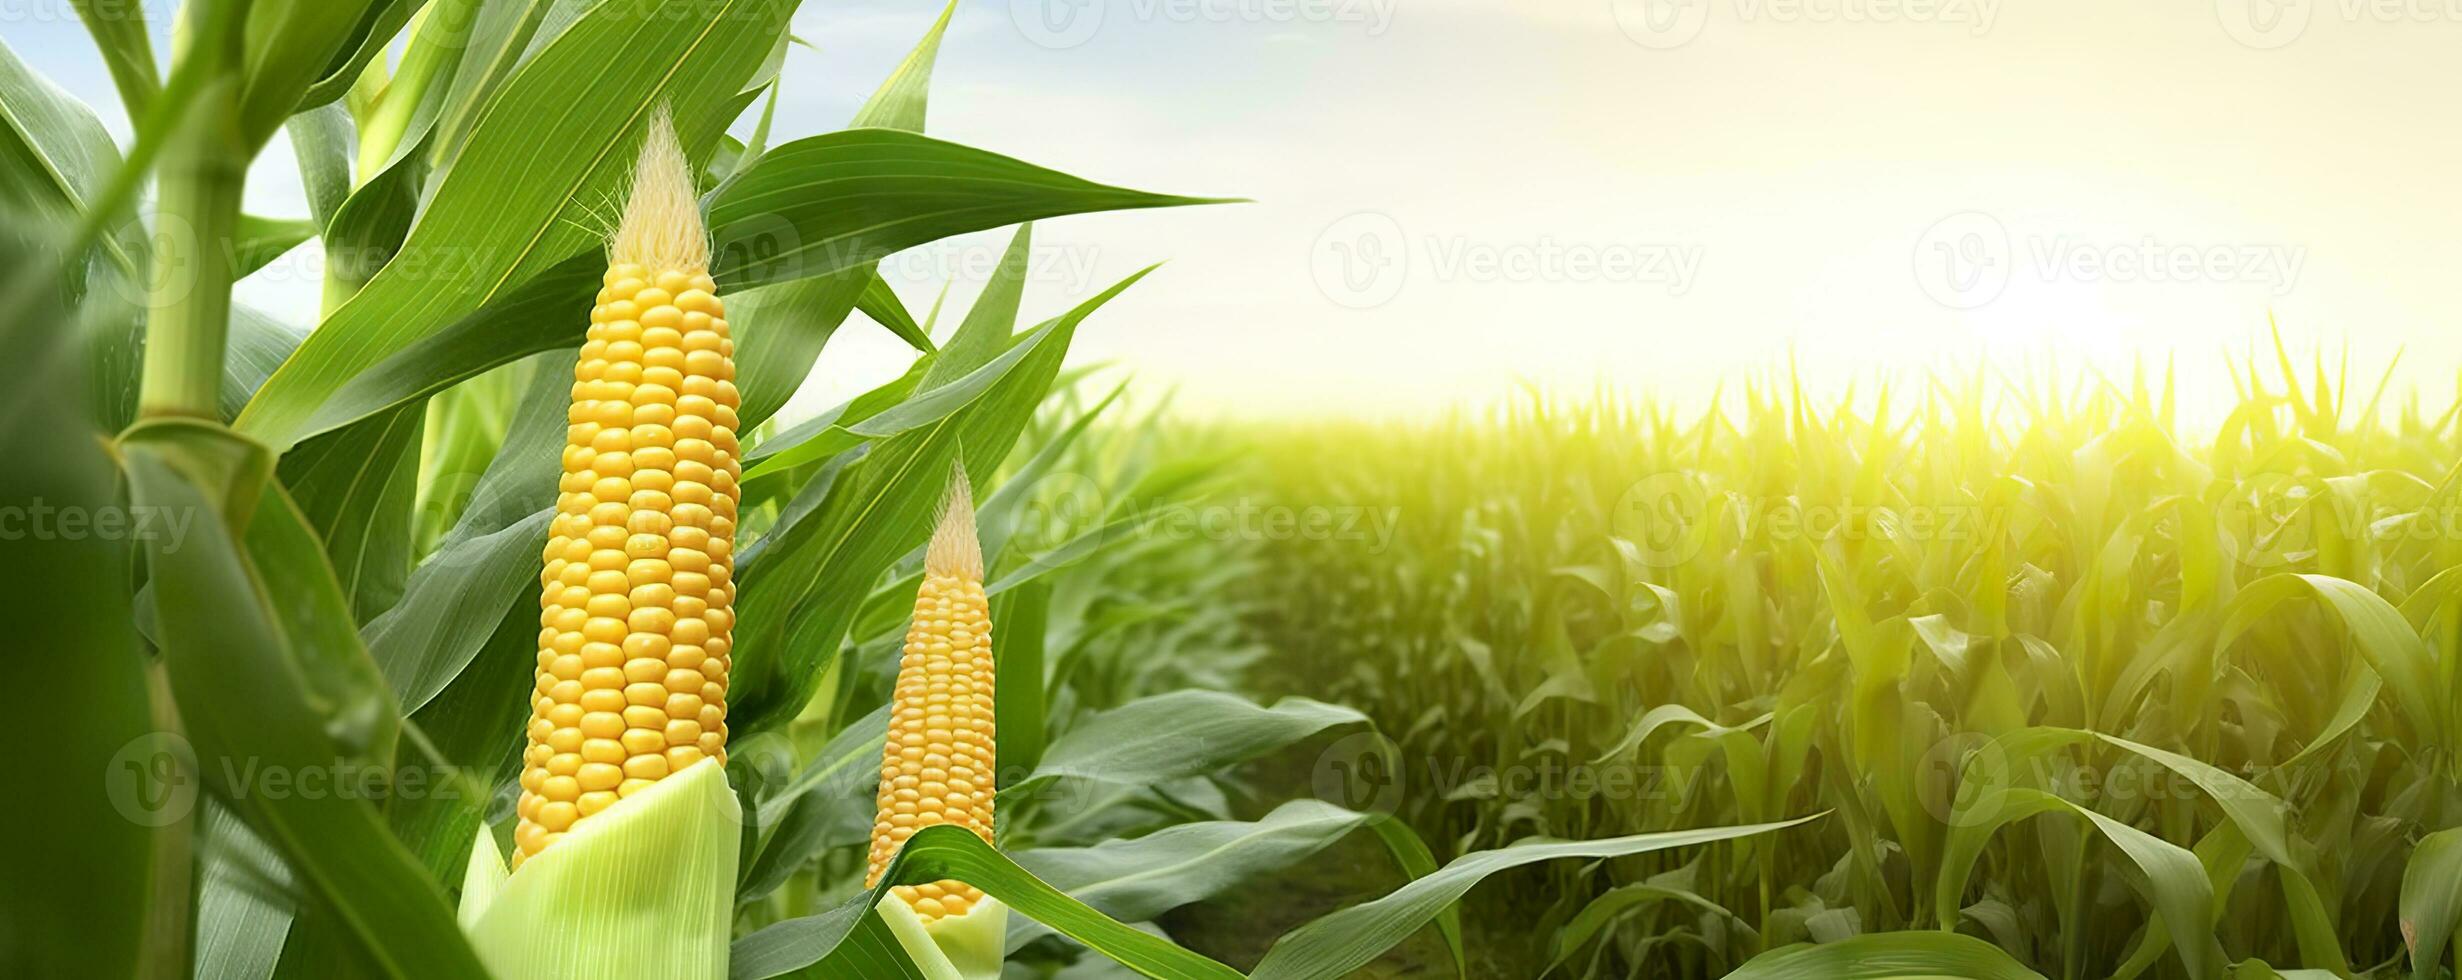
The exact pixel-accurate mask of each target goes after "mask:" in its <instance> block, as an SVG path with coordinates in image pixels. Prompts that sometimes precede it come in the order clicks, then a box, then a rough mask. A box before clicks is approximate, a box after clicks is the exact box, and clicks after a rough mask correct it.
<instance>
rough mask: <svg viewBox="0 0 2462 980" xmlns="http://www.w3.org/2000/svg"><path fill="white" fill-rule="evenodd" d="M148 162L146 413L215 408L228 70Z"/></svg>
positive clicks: (241, 168)
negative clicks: (154, 166) (152, 170)
mask: <svg viewBox="0 0 2462 980" xmlns="http://www.w3.org/2000/svg"><path fill="white" fill-rule="evenodd" d="M200 95H201V97H200V98H199V100H198V102H199V105H198V107H197V109H198V111H196V112H195V113H194V114H192V115H191V116H190V117H189V118H188V119H186V120H183V121H182V122H181V124H180V129H179V132H177V133H176V134H174V135H173V136H172V137H171V139H170V140H169V141H168V142H167V143H166V144H165V145H164V147H163V153H162V164H161V168H160V169H159V170H158V171H157V172H156V177H155V185H156V198H155V200H156V212H155V213H156V234H155V243H154V274H153V281H152V283H151V286H150V289H149V293H148V297H149V298H148V302H147V307H146V328H145V337H146V339H145V380H144V385H143V388H142V389H141V391H142V395H141V406H142V408H143V411H144V413H145V414H147V415H193V416H199V417H203V418H217V417H219V416H218V411H219V409H218V404H219V402H218V398H219V396H220V393H221V388H222V359H223V348H224V342H225V340H226V336H227V334H228V333H229V332H230V322H231V284H232V282H233V280H234V276H233V275H232V269H231V243H232V242H233V241H235V240H236V233H237V231H238V229H239V204H240V195H241V192H242V191H243V190H244V189H245V187H246V186H247V180H248V153H247V150H246V149H245V148H244V147H243V146H242V144H241V142H240V140H239V135H238V130H237V128H236V126H235V125H234V124H233V120H232V119H231V117H230V114H229V113H230V109H231V107H233V106H234V105H236V104H237V100H238V96H239V86H238V84H237V81H236V79H233V78H229V77H225V78H222V79H218V80H216V81H214V82H211V83H208V86H207V89H206V91H204V92H202V93H200Z"/></svg>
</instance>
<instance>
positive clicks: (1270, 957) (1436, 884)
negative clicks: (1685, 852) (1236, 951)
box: [1253, 815, 1819, 980]
mask: <svg viewBox="0 0 2462 980" xmlns="http://www.w3.org/2000/svg"><path fill="white" fill-rule="evenodd" d="M1816 819H1819V817H1818V816H1817V815H1816V816H1811V817H1800V818H1797V819H1794V820H1788V821H1784V822H1780V823H1765V824H1752V825H1747V826H1742V827H1711V828H1705V829H1701V830H1674V831H1666V832H1662V833H1655V834H1635V835H1632V836H1629V837H1615V838H1608V839H1605V840H1593V841H1558V840H1533V841H1525V842H1523V843H1519V844H1515V845H1514V846H1511V847H1504V848H1498V849H1496V850H1492V851H1478V852H1474V853H1471V854H1465V855H1462V856H1461V857H1458V858H1455V859H1453V861H1452V862H1450V863H1448V864H1446V865H1445V866H1444V867H1442V868H1439V869H1437V870H1436V871H1435V872H1434V873H1432V874H1429V875H1426V876H1423V877H1420V878H1418V879H1416V880H1413V881H1412V882H1411V883H1410V884H1407V885H1404V886H1402V887H1401V888H1398V889H1395V890H1394V891H1393V892H1392V893H1390V894H1388V895H1386V896H1384V897H1383V898H1378V899H1375V900H1372V901H1369V902H1365V903H1362V904H1359V905H1354V906H1351V907H1350V908H1346V909H1343V910H1342V911H1339V912H1336V913H1334V914H1332V915H1328V916H1325V917H1324V918H1321V919H1318V920H1316V921H1314V922H1311V923H1309V924H1307V925H1305V926H1302V927H1300V928H1299V929H1297V930H1295V931H1293V932H1292V933H1291V934H1289V935H1286V936H1284V937H1282V939H1281V940H1279V941H1277V942H1275V943H1274V946H1273V948H1272V949H1270V950H1267V951H1266V954H1265V960H1264V961H1263V962H1260V963H1258V964H1257V968H1256V971H1255V973H1254V974H1253V975H1254V976H1255V977H1257V978H1258V980H1331V978H1333V977H1339V976H1343V975H1345V974H1347V973H1349V972H1350V971H1352V970H1355V969H1358V968H1359V967H1362V966H1365V965H1367V964H1368V962H1369V961H1371V960H1374V959H1375V958H1376V957H1377V956H1378V955H1379V954H1381V953H1383V952H1384V951H1385V950H1388V949H1391V948H1393V947H1394V946H1395V945H1396V944H1398V943H1400V942H1401V941H1402V940H1403V939H1405V938H1408V937H1409V936H1410V934H1411V933H1413V932H1416V931H1418V929H1419V927H1420V926H1422V925H1425V924H1426V923H1427V922H1428V920H1429V919H1432V918H1435V917H1436V915H1437V914H1438V913H1439V912H1441V911H1443V910H1444V909H1445V908H1447V907H1450V906H1451V905H1452V904H1453V903H1454V902H1457V901H1459V900H1460V899H1461V897H1462V895H1463V894H1464V893H1466V892H1468V891H1470V889H1471V887H1472V886H1474V885H1477V884H1478V883H1479V882H1481V881H1483V880H1486V879H1487V877H1488V876H1489V875H1493V874H1495V873H1497V872H1499V871H1504V870H1507V869H1510V868H1517V867H1522V866H1524V865H1529V864H1535V863H1538V862H1540V861H1551V860H1557V859H1562V858H1591V859H1596V858H1605V857H1619V856H1624V855H1631V854H1645V853H1648V852H1651V851H1661V850H1666V849H1668V848H1673V847H1685V846H1690V845H1695V844H1707V843H1712V842H1715V841H1723V840H1736V839H1739V838H1744V837H1751V836H1754V835H1757V834H1765V833H1769V832H1771V831H1777V830H1784V829H1786V828H1788V827H1794V826H1799V825H1802V824H1804V823H1807V822H1810V821H1812V820H1816Z"/></svg>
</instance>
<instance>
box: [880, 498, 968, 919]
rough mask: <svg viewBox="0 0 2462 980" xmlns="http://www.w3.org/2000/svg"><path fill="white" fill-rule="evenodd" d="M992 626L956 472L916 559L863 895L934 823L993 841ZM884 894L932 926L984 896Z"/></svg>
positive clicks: (951, 887)
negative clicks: (917, 579)
mask: <svg viewBox="0 0 2462 980" xmlns="http://www.w3.org/2000/svg"><path fill="white" fill-rule="evenodd" d="M992 677H993V673H992V624H991V616H990V606H989V604H988V603H987V602H986V601H985V599H984V595H983V550H982V545H981V543H980V542H978V541H977V540H976V538H975V518H974V500H973V497H972V495H971V494H970V493H968V491H967V487H966V474H965V472H964V471H963V470H960V471H959V472H958V473H957V474H956V475H955V476H954V478H953V479H952V480H951V481H950V487H949V499H948V501H947V503H946V504H945V505H944V506H943V508H942V512H941V516H940V525H939V527H938V528H937V529H936V530H934V531H933V533H932V543H931V546H930V547H929V548H927V549H926V550H925V552H924V559H923V586H922V588H921V589H920V590H919V592H918V594H917V595H916V597H915V616H914V620H913V622H912V623H911V624H910V625H909V626H908V627H907V631H906V649H905V655H904V657H903V658H902V659H900V660H899V662H898V684H897V691H896V693H895V695H894V697H895V699H896V708H895V709H894V712H893V714H892V715H891V716H890V722H889V743H888V745H887V746H885V747H884V748H883V749H882V756H881V782H880V795H879V805H880V809H879V816H878V817H877V819H876V820H875V821H874V823H873V825H872V853H871V862H870V865H869V869H868V870H867V872H866V873H865V875H864V887H867V888H869V887H872V886H875V885H878V884H879V883H880V878H881V873H882V872H884V871H887V870H888V869H889V862H890V860H891V859H893V858H895V857H897V853H898V848H899V847H901V846H903V845H904V844H905V843H906V840H907V838H909V837H912V836H914V834H915V832H916V831H918V830H921V829H923V828H925V827H929V826H931V825H933V824H942V823H946V824H956V825H958V826H960V827H964V828H966V829H968V830H971V831H974V832H975V835H976V836H978V837H981V838H983V840H984V842H985V843H990V842H991V841H992V830H993V813H992V794H993V792H994V791H995V790H996V789H997V788H998V787H997V785H996V774H995V773H994V771H993V766H994V755H993V739H992V735H993V728H992ZM891 891H892V892H893V893H894V894H896V895H897V897H899V898H901V899H903V900H905V902H906V903H907V904H908V905H910V906H913V908H914V910H915V915H916V917H917V918H919V919H921V920H923V922H924V924H925V925H930V924H932V923H934V922H937V921H939V920H941V919H942V918H944V917H955V916H962V915H965V914H966V913H967V912H968V911H970V910H972V909H974V908H975V907H976V906H978V905H979V904H981V903H982V902H983V901H984V897H983V893H982V892H980V891H977V890H975V889H974V888H973V887H971V886H969V885H966V884H963V883H961V882H956V881H936V882H931V883H929V884H922V885H911V886H909V885H897V886H893V887H892V889H891Z"/></svg>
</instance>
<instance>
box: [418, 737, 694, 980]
mask: <svg viewBox="0 0 2462 980" xmlns="http://www.w3.org/2000/svg"><path fill="white" fill-rule="evenodd" d="M742 836H743V815H742V810H741V809H740V807H739V806H738V804H737V803H736V800H735V792H734V790H732V789H730V788H729V787H728V785H727V775H726V769H725V768H724V767H722V766H720V765H719V764H718V763H717V762H716V761H715V760H707V759H705V760H702V761H701V762H698V763H695V764H694V765H692V766H691V767H690V768H687V769H685V770H684V771H683V772H680V773H677V774H675V775H673V776H669V777H667V778H665V779H662V780H659V781H658V782H657V783H656V784H654V785H652V786H650V787H649V788H648V789H644V790H642V791H641V792H639V793H636V794H634V795H632V796H629V797H626V798H625V799H624V800H623V801H622V802H619V803H617V804H616V805H615V806H612V807H609V808H607V809H606V810H605V811H604V812H601V813H599V814H598V815H597V816H596V817H594V818H593V819H591V820H588V821H584V822H583V823H581V824H578V825H576V826H575V827H574V828H573V830H572V832H570V833H568V834H566V835H565V836H564V838H563V839H562V840H559V841H557V842H556V844H555V846H553V847H550V848H548V849H547V850H545V851H542V852H540V853H539V854H538V856H536V857H533V858H531V859H529V860H528V861H525V862H523V863H522V866H521V869H520V870H518V871H515V872H512V873H510V874H507V873H505V871H504V870H503V869H504V859H503V857H502V855H501V853H500V852H498V850H497V848H496V844H495V841H494V839H493V838H491V837H490V836H488V834H487V833H486V831H484V830H482V831H481V832H480V835H479V840H478V842H477V844H475V845H474V846H473V847H472V849H471V863H470V871H469V872H468V875H467V877H466V879H465V882H464V885H463V889H462V908H461V919H462V922H463V927H464V928H465V929H466V930H467V931H468V932H469V934H470V940H471V945H473V946H475V947H477V949H478V951H479V958H480V960H481V961H482V962H484V963H486V964H487V968H488V971H489V972H490V973H492V974H494V975H495V977H496V980H569V978H573V977H656V978H659V980H724V978H725V977H726V975H727V943H728V940H729V938H730V928H731V923H732V919H733V916H734V904H735V875H736V860H737V848H738V843H739V841H740V840H741V839H742Z"/></svg>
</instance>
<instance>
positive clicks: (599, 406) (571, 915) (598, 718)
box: [461, 113, 743, 980]
mask: <svg viewBox="0 0 2462 980" xmlns="http://www.w3.org/2000/svg"><path fill="white" fill-rule="evenodd" d="M706 236H707V232H706V231H705V230H704V228H703V225H702V222H701V215H700V211H699V209H698V206H697V204H696V203H695V201H694V198H693V184H692V174H691V171H690V170H689V169H688V166H687V164H686V163H685V160H684V154H683V152H682V150H681V149H680V148H679V147H678V146H677V144H676V139H675V133H674V131H673V128H672V127H671V126H670V125H669V123H668V121H667V119H666V117H665V114H664V113H661V114H660V116H659V118H658V119H657V120H656V121H655V122H654V123H653V125H652V127H651V132H650V137H649V141H648V143H647V144H646V145H645V146H644V147H643V148H642V151H641V160H640V163H639V166H638V167H637V168H636V170H635V173H634V177H633V188H632V194H631V198H630V200H629V201H628V202H627V203H626V205H625V211H624V220H623V224H622V227H621V228H620V229H619V230H618V231H617V233H616V235H615V239H614V241H613V243H612V248H611V251H612V253H613V255H612V257H611V268H609V270H608V272H607V278H606V288H605V289H604V290H602V291H600V293H599V295H598V302H597V307H596V308H595V309H593V310H592V311H591V315H590V333H589V341H588V342H587V343H586V344H584V345H583V346H582V349H581V356H580V361H579V364H578V365H577V366H576V368H575V370H574V382H573V404H572V412H571V416H570V422H571V427H570V429H569V430H568V433H569V435H568V439H567V442H566V446H565V450H564V481H563V487H562V490H563V492H562V494H561V496H559V497H558V498H557V510H556V518H555V523H554V524H553V526H552V529H551V531H550V535H551V540H550V541H549V543H548V546H547V552H546V555H545V565H546V568H545V571H544V572H543V574H541V576H540V580H539V581H540V586H541V591H540V606H541V607H542V609H543V610H544V611H543V613H542V614H541V616H540V626H541V629H540V632H539V658H538V674H537V690H536V693H535V696H534V699H533V710H532V713H531V719H530V726H529V733H528V738H529V742H528V747H527V749H526V751H525V754H524V755H523V757H522V762H523V767H522V775H521V787H522V792H521V802H520V805H519V814H520V821H519V823H518V824H516V826H515V830H514V848H513V854H512V862H511V869H510V870H508V869H507V867H506V864H505V863H504V862H503V861H501V860H499V859H498V853H499V852H498V850H497V848H496V846H495V842H494V841H493V840H492V839H491V838H490V837H489V836H488V833H489V831H488V829H487V828H485V827H482V828H480V831H479V839H478V840H477V841H475V842H474V844H473V847H472V857H471V864H470V868H469V871H468V873H467V875H466V876H465V879H464V886H463V893H462V911H461V920H462V922H463V923H464V928H465V931H466V932H467V933H468V934H469V935H470V937H471V945H472V947H473V948H474V949H476V950H477V951H478V953H479V956H480V958H481V960H482V961H484V962H485V963H486V964H487V967H488V971H489V972H490V973H491V974H493V975H494V976H495V977H497V978H498V980H569V978H573V977H660V978H667V980H724V978H725V977H726V975H727V943H728V940H729V939H730V932H731V926H732V924H733V920H734V909H735V879H736V871H737V861H738V848H739V847H740V845H741V839H742V836H743V817H742V814H741V811H740V810H739V808H738V806H737V804H736V800H735V794H734V792H733V790H731V789H730V788H729V787H728V785H727V777H726V769H725V759H726V738H727V728H726V691H727V666H728V661H729V656H728V654H729V650H728V646H729V640H730V638H731V633H732V630H733V627H734V612H733V599H734V594H735V583H734V580H733V578H732V576H731V574H730V572H731V570H732V567H733V564H734V548H733V544H734V540H735V508H736V497H737V491H736V480H737V478H738V477H739V476H740V475H741V474H740V471H739V469H738V466H737V463H736V441H735V429H736V417H735V408H736V393H735V382H734V377H735V367H734V363H733V361H732V360H731V358H732V357H733V355H734V345H733V344H732V343H731V342H730V341H729V340H728V339H727V322H726V318H725V314H724V312H723V310H722V309H721V307H720V304H719V302H718V297H717V296H716V295H715V293H716V289H717V287H716V284H715V283H713V282H712V281H711V280H710V276H709V271H708V268H707V267H708V264H709V246H708V244H707V241H706Z"/></svg>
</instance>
